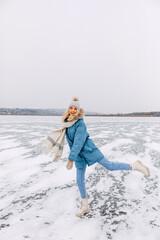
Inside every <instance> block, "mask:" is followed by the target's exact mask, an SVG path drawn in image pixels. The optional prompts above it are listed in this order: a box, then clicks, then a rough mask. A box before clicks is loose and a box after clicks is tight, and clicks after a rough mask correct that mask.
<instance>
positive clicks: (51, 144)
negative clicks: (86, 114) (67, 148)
mask: <svg viewBox="0 0 160 240" xmlns="http://www.w3.org/2000/svg"><path fill="white" fill-rule="evenodd" d="M77 121H78V119H77V120H74V121H72V122H65V123H63V124H62V128H60V129H57V130H54V131H52V132H51V133H50V134H49V136H48V137H47V139H46V140H45V141H44V143H43V147H44V148H45V149H46V154H48V153H49V152H50V153H51V155H52V154H54V158H53V161H56V160H58V159H60V158H61V156H62V152H63V147H64V139H65V133H66V128H69V127H71V126H73V124H75V122H77Z"/></svg>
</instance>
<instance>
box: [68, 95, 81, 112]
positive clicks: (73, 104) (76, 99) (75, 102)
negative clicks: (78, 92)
mask: <svg viewBox="0 0 160 240" xmlns="http://www.w3.org/2000/svg"><path fill="white" fill-rule="evenodd" d="M71 106H74V107H76V108H77V109H78V110H80V104H79V99H78V98H77V97H74V98H72V102H71V103H70V104H69V106H68V107H69V108H70V107H71Z"/></svg>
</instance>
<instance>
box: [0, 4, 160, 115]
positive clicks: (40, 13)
mask: <svg viewBox="0 0 160 240" xmlns="http://www.w3.org/2000/svg"><path fill="white" fill-rule="evenodd" d="M74 96H78V97H79V99H80V104H81V107H83V108H84V110H86V111H96V112H103V113H126V112H135V111H136V112H140V111H160V0H132V1H131V0H121V1H120V0H78V1H77V0H1V1H0V107H9V108H15V107H18V108H67V106H68V104H69V103H70V101H71V99H72V97H74Z"/></svg>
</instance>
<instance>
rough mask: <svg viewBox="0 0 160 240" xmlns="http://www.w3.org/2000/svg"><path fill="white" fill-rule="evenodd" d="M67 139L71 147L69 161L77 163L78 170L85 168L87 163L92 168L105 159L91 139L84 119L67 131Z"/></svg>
mask: <svg viewBox="0 0 160 240" xmlns="http://www.w3.org/2000/svg"><path fill="white" fill-rule="evenodd" d="M66 139H67V141H68V144H69V147H70V154H69V157H68V159H69V160H72V161H75V166H76V167H77V168H83V167H84V165H85V162H86V163H87V164H88V166H91V165H92V164H94V163H96V162H98V161H100V160H101V159H103V158H104V155H103V154H102V152H101V151H100V150H99V149H98V148H97V147H96V145H95V144H94V142H93V141H92V139H90V138H89V134H88V132H87V129H86V124H85V123H84V121H83V118H80V119H79V120H78V121H77V122H76V123H75V124H74V125H73V126H71V127H69V128H67V129H66Z"/></svg>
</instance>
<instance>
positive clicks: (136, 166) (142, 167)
mask: <svg viewBox="0 0 160 240" xmlns="http://www.w3.org/2000/svg"><path fill="white" fill-rule="evenodd" d="M131 167H132V170H137V171H139V172H141V173H143V174H144V175H145V176H146V177H149V176H150V172H149V169H148V168H147V167H146V166H145V165H143V164H142V163H141V161H139V160H138V161H136V162H134V163H133V164H132V166H131Z"/></svg>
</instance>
